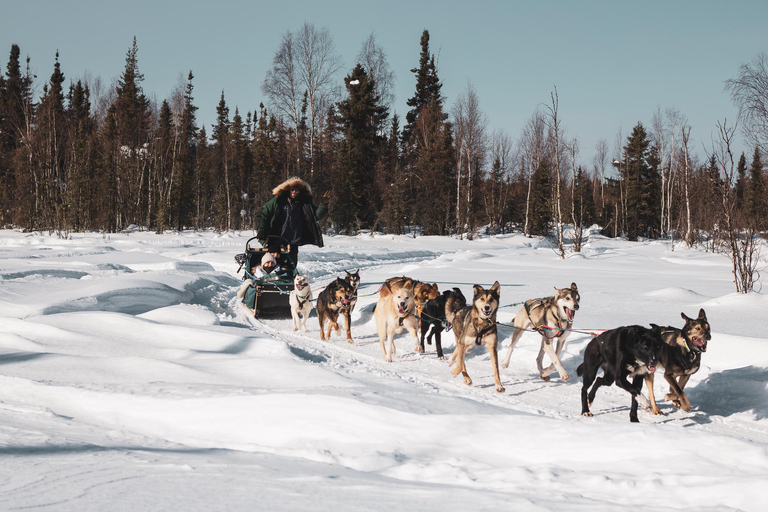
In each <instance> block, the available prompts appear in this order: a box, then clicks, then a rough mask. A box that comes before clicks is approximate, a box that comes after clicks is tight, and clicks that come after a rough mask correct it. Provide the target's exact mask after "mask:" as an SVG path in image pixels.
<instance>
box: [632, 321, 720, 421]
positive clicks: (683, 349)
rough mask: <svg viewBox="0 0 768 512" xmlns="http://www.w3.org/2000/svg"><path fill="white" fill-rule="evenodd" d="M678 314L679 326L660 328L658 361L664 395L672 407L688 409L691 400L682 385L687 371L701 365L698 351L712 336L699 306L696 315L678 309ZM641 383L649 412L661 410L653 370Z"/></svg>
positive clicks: (685, 382)
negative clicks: (666, 387)
mask: <svg viewBox="0 0 768 512" xmlns="http://www.w3.org/2000/svg"><path fill="white" fill-rule="evenodd" d="M680 316H682V317H683V320H685V325H684V326H683V328H682V329H676V328H674V327H664V328H663V329H662V331H661V339H662V340H664V347H663V348H664V350H663V351H662V353H661V358H660V359H659V365H660V366H663V367H664V380H666V381H667V382H668V383H669V393H667V395H666V396H665V398H666V399H667V400H671V401H672V404H673V405H674V406H675V408H676V409H682V410H684V411H685V412H690V410H691V402H690V401H689V400H688V395H686V394H685V392H684V391H683V388H684V387H685V385H686V384H687V383H688V379H690V378H691V375H693V374H694V373H696V372H697V371H699V368H701V354H702V352H706V351H707V341H709V340H710V339H712V334H711V333H710V330H709V322H708V321H707V314H706V313H705V312H704V310H703V309H700V310H699V316H698V317H697V318H689V317H688V316H686V314H685V313H680ZM645 384H646V386H647V387H648V398H649V399H650V402H651V411H653V414H662V412H661V410H659V406H658V405H656V398H655V397H654V395H653V372H651V373H649V374H648V375H646V376H645Z"/></svg>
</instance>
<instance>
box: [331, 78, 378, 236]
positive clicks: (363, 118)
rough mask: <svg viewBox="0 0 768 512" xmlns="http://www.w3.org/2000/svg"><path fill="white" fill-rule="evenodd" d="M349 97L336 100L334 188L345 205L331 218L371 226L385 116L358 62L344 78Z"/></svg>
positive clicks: (348, 226) (347, 225)
mask: <svg viewBox="0 0 768 512" xmlns="http://www.w3.org/2000/svg"><path fill="white" fill-rule="evenodd" d="M344 83H345V84H346V87H347V92H348V94H349V96H348V97H347V99H345V100H344V101H341V102H339V103H337V105H336V107H337V111H338V115H337V119H338V123H339V126H340V128H341V131H342V134H343V139H342V141H341V142H340V144H339V150H338V154H337V164H336V172H335V173H334V174H335V178H334V188H335V189H336V190H335V191H334V192H335V195H336V197H343V198H345V203H346V206H345V208H343V209H339V210H337V211H336V212H334V219H335V220H337V221H338V222H339V223H340V224H341V225H342V226H344V227H345V228H346V229H348V230H351V229H354V228H356V227H358V226H359V227H365V228H369V227H372V224H373V221H374V209H375V206H376V205H377V204H378V203H379V201H378V198H377V197H375V194H374V190H375V187H374V176H375V171H376V162H377V159H378V156H379V151H380V148H381V146H382V143H383V139H382V137H381V136H380V135H379V132H380V130H381V127H382V126H383V123H384V121H385V120H386V117H387V109H386V108H385V107H384V106H382V105H381V104H380V100H379V98H378V96H377V95H376V88H375V84H374V83H373V80H372V79H371V78H370V77H369V76H368V74H367V73H366V72H365V70H364V69H363V67H362V66H361V65H360V64H358V65H357V66H355V69H353V70H352V73H350V74H349V75H348V76H347V77H346V78H345V79H344Z"/></svg>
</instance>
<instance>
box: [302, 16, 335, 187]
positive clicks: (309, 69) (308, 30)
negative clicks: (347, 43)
mask: <svg viewBox="0 0 768 512" xmlns="http://www.w3.org/2000/svg"><path fill="white" fill-rule="evenodd" d="M296 53H297V57H298V62H299V66H298V75H299V77H300V79H301V84H302V85H303V86H304V88H305V90H306V91H307V99H308V102H307V106H308V107H309V126H308V128H309V139H308V143H309V175H310V177H311V176H313V175H314V170H315V141H316V139H317V137H318V132H319V127H320V125H321V124H322V122H323V120H324V118H325V114H326V113H327V111H328V107H329V106H330V105H331V104H332V103H333V101H334V99H335V98H334V88H333V81H334V79H335V78H336V75H337V73H338V72H339V70H340V69H341V59H340V58H339V57H338V55H337V54H336V50H335V47H334V44H333V38H331V33H330V32H329V30H328V29H327V28H321V29H318V28H315V26H314V25H313V24H311V23H307V22H304V25H302V27H301V28H300V29H299V32H298V33H297V34H296Z"/></svg>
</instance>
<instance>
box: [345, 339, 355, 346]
mask: <svg viewBox="0 0 768 512" xmlns="http://www.w3.org/2000/svg"><path fill="white" fill-rule="evenodd" d="M347 343H349V344H350V345H354V343H355V340H353V339H352V338H347Z"/></svg>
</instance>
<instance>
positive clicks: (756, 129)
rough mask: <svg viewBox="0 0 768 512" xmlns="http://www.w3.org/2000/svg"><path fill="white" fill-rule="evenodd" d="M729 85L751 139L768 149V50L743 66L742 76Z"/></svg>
mask: <svg viewBox="0 0 768 512" xmlns="http://www.w3.org/2000/svg"><path fill="white" fill-rule="evenodd" d="M725 89H726V90H727V91H729V92H730V93H731V99H732V100H733V102H734V104H735V105H736V106H737V107H739V119H740V120H741V124H742V131H743V133H744V135H745V136H746V138H747V140H748V141H750V142H751V143H752V145H754V146H758V147H759V148H760V151H761V152H762V153H763V154H765V153H766V152H768V54H766V53H765V52H760V53H759V54H757V56H756V57H755V58H754V59H753V60H752V62H751V63H750V64H742V65H741V66H739V76H737V77H736V78H732V79H730V80H726V81H725Z"/></svg>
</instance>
